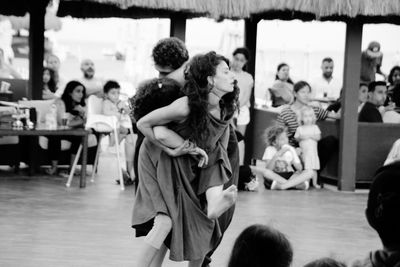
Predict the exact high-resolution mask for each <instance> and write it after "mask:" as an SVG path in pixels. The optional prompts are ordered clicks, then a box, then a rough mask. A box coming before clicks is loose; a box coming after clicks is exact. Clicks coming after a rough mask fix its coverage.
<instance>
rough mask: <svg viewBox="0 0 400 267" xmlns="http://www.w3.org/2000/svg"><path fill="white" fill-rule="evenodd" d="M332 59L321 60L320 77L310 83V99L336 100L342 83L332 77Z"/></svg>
mask: <svg viewBox="0 0 400 267" xmlns="http://www.w3.org/2000/svg"><path fill="white" fill-rule="evenodd" d="M333 67H334V64H333V59H332V58H330V57H326V58H324V59H323V60H322V64H321V70H322V75H321V76H319V77H317V78H315V79H314V81H313V82H312V89H313V90H312V92H311V98H326V97H327V98H329V99H334V100H336V99H338V98H339V96H340V90H341V88H342V82H341V81H340V80H339V79H337V78H336V77H335V76H333Z"/></svg>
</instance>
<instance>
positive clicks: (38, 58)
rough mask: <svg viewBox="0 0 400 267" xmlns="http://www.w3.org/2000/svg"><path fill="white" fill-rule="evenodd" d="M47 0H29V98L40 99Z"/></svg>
mask: <svg viewBox="0 0 400 267" xmlns="http://www.w3.org/2000/svg"><path fill="white" fill-rule="evenodd" d="M48 2H49V1H48V0H40V1H31V2H30V4H31V5H30V26H29V86H28V95H29V96H30V98H31V99H42V89H43V55H44V16H45V13H46V6H47V4H48Z"/></svg>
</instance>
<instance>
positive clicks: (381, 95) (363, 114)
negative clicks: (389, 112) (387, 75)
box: [358, 81, 387, 122]
mask: <svg viewBox="0 0 400 267" xmlns="http://www.w3.org/2000/svg"><path fill="white" fill-rule="evenodd" d="M386 93H387V88H386V83H385V82H383V81H379V82H371V83H370V84H369V85H368V100H367V102H366V103H365V104H364V106H363V107H362V109H361V111H360V113H359V114H358V121H359V122H383V120H382V115H381V113H380V111H379V109H378V108H379V107H380V106H382V105H383V104H384V103H385V100H386Z"/></svg>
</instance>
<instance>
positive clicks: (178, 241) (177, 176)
mask: <svg viewBox="0 0 400 267" xmlns="http://www.w3.org/2000/svg"><path fill="white" fill-rule="evenodd" d="M234 85H235V83H234V78H233V75H232V73H231V72H230V71H229V67H228V61H227V59H225V58H224V57H222V56H220V55H217V54H216V53H215V52H210V53H207V54H205V55H200V56H196V57H194V58H193V59H192V60H191V62H190V63H189V66H188V70H187V72H186V84H185V86H184V88H183V92H184V94H185V96H184V97H182V98H179V99H178V100H176V101H174V102H173V103H172V104H170V105H168V106H166V107H163V108H160V109H157V110H155V111H153V112H151V113H149V114H148V115H146V116H144V117H143V118H142V119H140V120H139V121H138V128H139V129H140V130H141V131H142V133H143V134H144V135H145V136H146V139H145V141H144V143H143V145H142V147H141V150H140V156H139V173H140V174H139V175H140V176H141V177H143V179H142V180H141V181H140V183H139V189H138V193H137V197H136V201H135V206H134V211H133V223H132V224H133V227H134V228H136V229H137V230H138V232H139V233H140V232H141V229H145V228H146V226H148V224H149V223H151V220H152V219H154V225H153V228H152V230H151V231H150V232H148V233H147V235H146V238H145V242H146V245H145V250H144V252H143V254H142V256H141V257H140V259H139V264H140V266H150V265H151V264H152V266H161V263H162V259H163V257H164V252H165V250H166V249H165V248H164V247H162V243H163V242H164V240H165V238H166V237H167V235H168V234H169V233H170V235H169V237H168V241H167V242H166V244H167V245H168V246H169V248H170V258H171V259H172V260H175V261H183V260H188V261H189V266H200V264H201V262H202V260H203V258H204V256H205V254H206V253H207V252H208V251H210V250H211V249H212V248H214V247H215V245H216V243H218V242H219V238H220V236H221V231H220V227H219V224H218V221H217V220H216V218H217V217H219V216H220V215H221V214H222V213H224V212H225V211H226V210H227V209H229V208H230V207H231V206H232V204H233V203H234V202H235V200H236V187H235V186H231V187H229V188H228V189H226V190H223V185H224V184H225V183H226V182H227V181H228V180H229V178H230V175H231V166H230V163H229V158H228V155H227V145H228V140H229V123H230V119H231V118H232V115H233V113H234V111H235V109H236V107H237V94H238V89H237V87H235V86H234ZM157 86H158V87H160V88H163V87H164V86H167V85H164V84H163V83H162V82H161V83H159V84H158V85H157ZM139 102H140V101H139ZM166 124H168V125H169V128H170V129H171V130H174V131H175V132H176V133H178V134H179V135H175V136H174V134H173V133H171V131H170V130H169V129H167V128H165V127H157V126H160V125H166ZM171 136H172V137H173V138H171ZM180 136H181V137H180ZM182 137H183V138H185V139H186V138H187V139H189V140H191V141H192V142H195V143H196V144H197V145H198V147H196V148H195V149H194V151H196V153H197V152H198V151H199V150H198V149H199V147H201V148H203V149H204V150H205V151H207V154H208V164H207V165H206V166H205V167H203V168H199V167H198V162H197V160H196V159H195V158H193V157H192V156H190V155H183V156H179V157H171V156H170V155H169V154H168V153H166V151H167V152H168V151H169V150H170V148H176V147H179V146H181V145H182V143H184V140H183V139H182ZM188 151H189V152H193V149H189V150H188Z"/></svg>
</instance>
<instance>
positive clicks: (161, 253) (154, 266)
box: [150, 244, 168, 267]
mask: <svg viewBox="0 0 400 267" xmlns="http://www.w3.org/2000/svg"><path fill="white" fill-rule="evenodd" d="M167 250H168V248H167V247H166V246H165V245H164V244H162V245H161V247H160V249H159V250H158V251H157V253H156V256H155V257H154V258H153V260H152V262H151V265H150V267H161V266H162V263H163V262H164V258H165V254H167Z"/></svg>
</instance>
